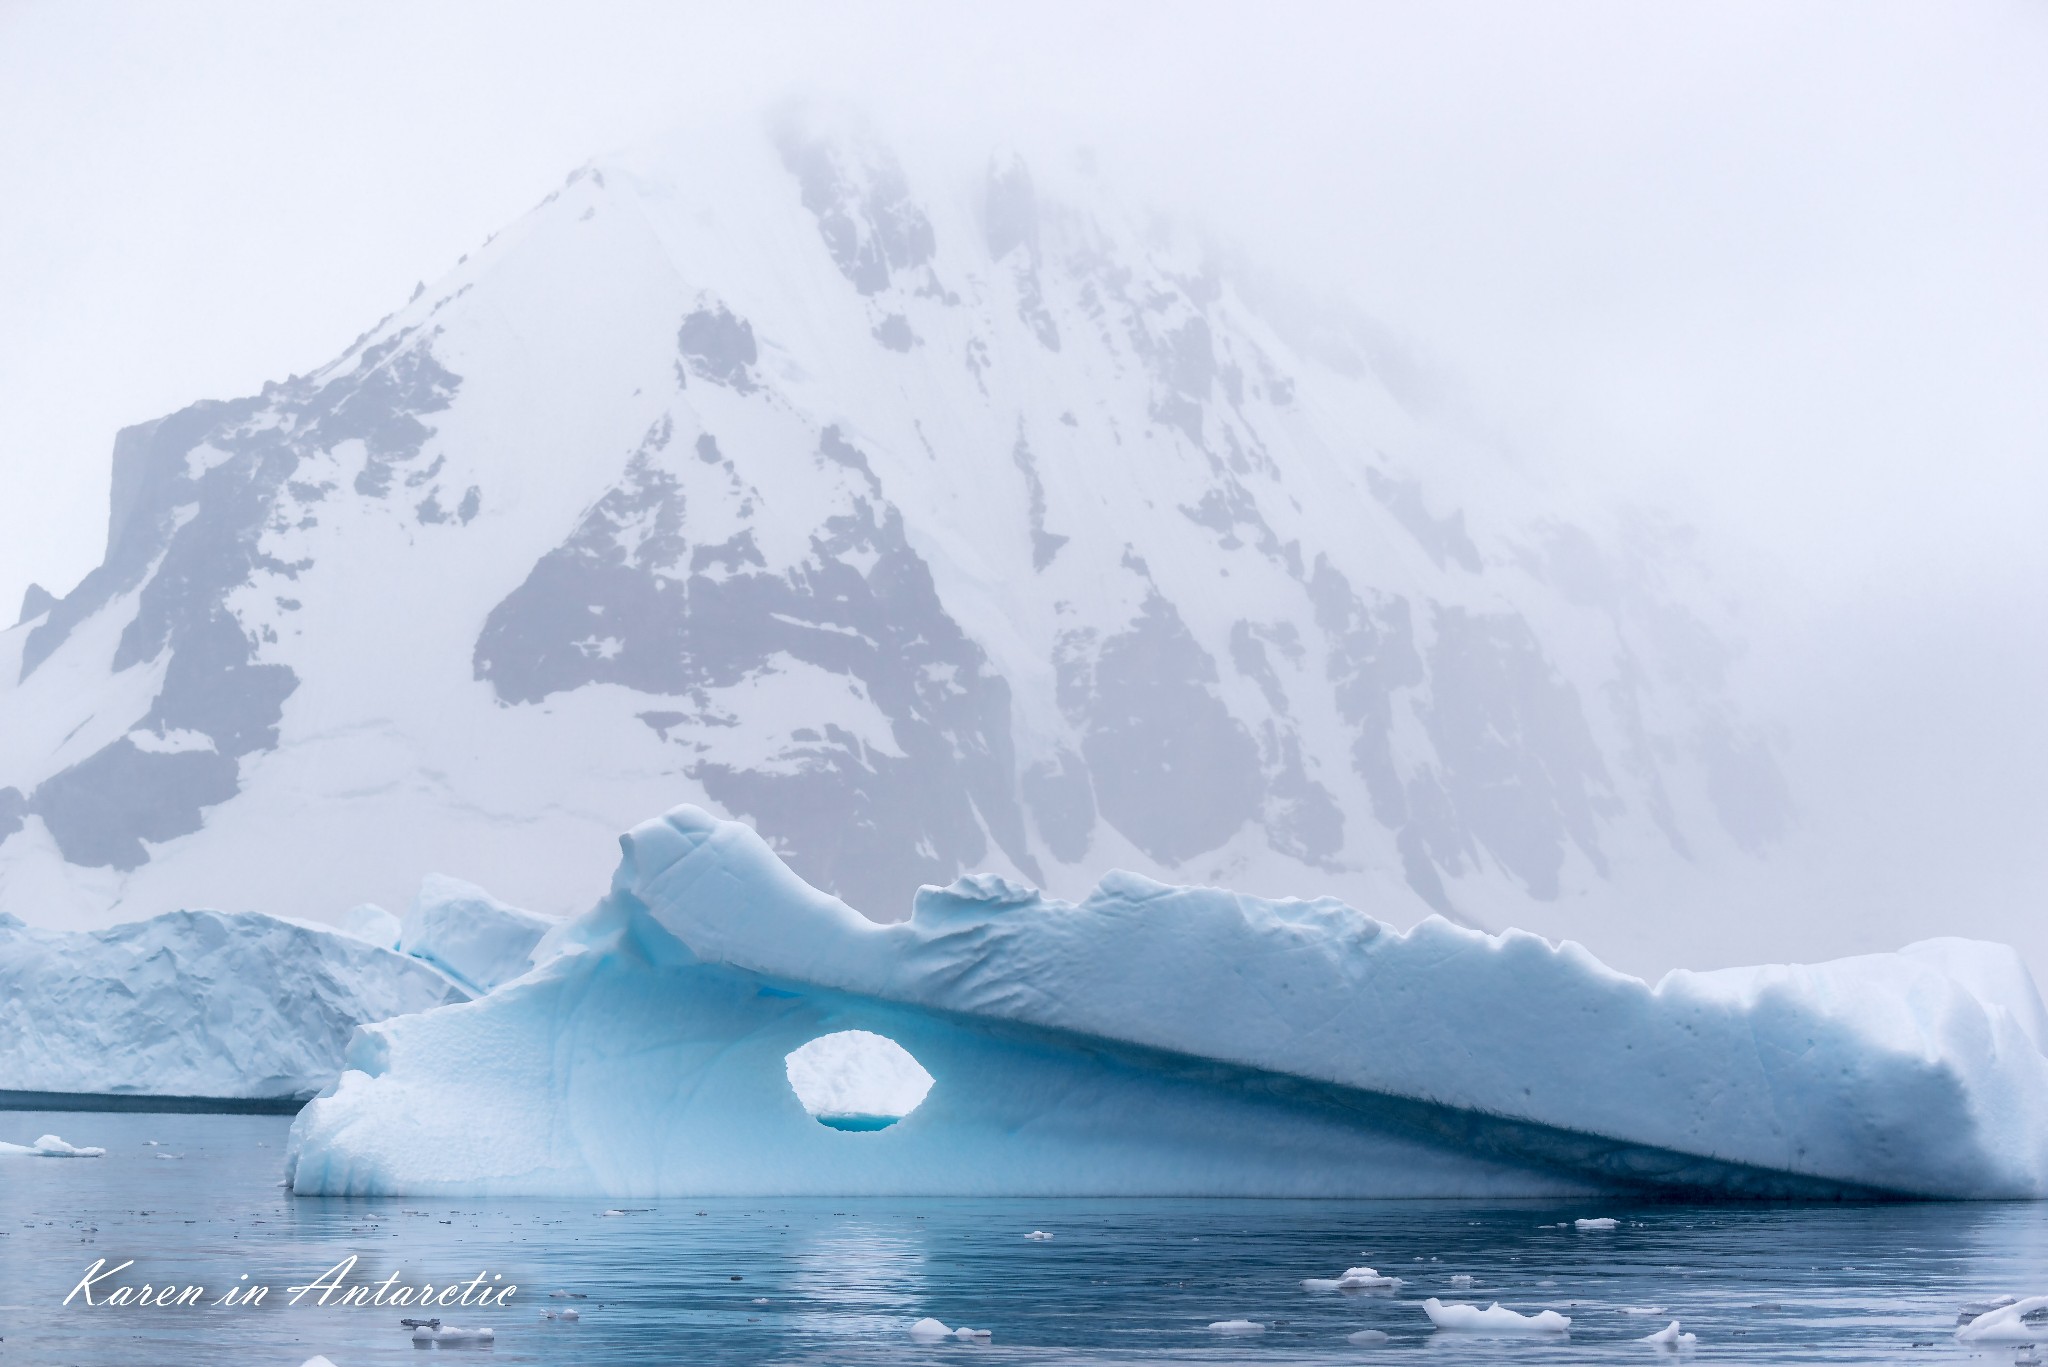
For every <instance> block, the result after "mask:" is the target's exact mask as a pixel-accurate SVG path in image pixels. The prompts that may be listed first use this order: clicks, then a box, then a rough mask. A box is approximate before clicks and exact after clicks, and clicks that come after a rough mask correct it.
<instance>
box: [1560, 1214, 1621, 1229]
mask: <svg viewBox="0 0 2048 1367" xmlns="http://www.w3.org/2000/svg"><path fill="white" fill-rule="evenodd" d="M1620 1223H1621V1221H1619V1220H1617V1219H1615V1218H1614V1217H1613V1216H1611V1215H1602V1216H1600V1217H1599V1218H1597V1219H1593V1220H1574V1221H1572V1226H1573V1228H1575V1229H1613V1228H1614V1227H1615V1226H1616V1225H1619V1224H1620Z"/></svg>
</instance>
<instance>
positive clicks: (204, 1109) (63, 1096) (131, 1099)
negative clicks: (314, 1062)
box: [0, 1091, 312, 1115]
mask: <svg viewBox="0 0 2048 1367" xmlns="http://www.w3.org/2000/svg"><path fill="white" fill-rule="evenodd" d="M310 1100H312V1098H311V1097H303V1096H141V1095H136V1094H133V1093H125V1092H9V1091H0V1111H127V1112H134V1113H143V1114H150V1115H297V1114H298V1113H299V1112H300V1111H302V1110H304V1109H305V1108H306V1103H307V1102H308V1101H310Z"/></svg>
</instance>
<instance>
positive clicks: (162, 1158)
mask: <svg viewBox="0 0 2048 1367" xmlns="http://www.w3.org/2000/svg"><path fill="white" fill-rule="evenodd" d="M184 1156H185V1155H184V1154H182V1153H153V1154H151V1155H150V1157H151V1158H154V1159H156V1160H157V1162H159V1163H175V1162H177V1161H178V1160H179V1159H181V1158H183V1157H184Z"/></svg>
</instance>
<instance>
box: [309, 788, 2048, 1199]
mask: <svg viewBox="0 0 2048 1367" xmlns="http://www.w3.org/2000/svg"><path fill="white" fill-rule="evenodd" d="M621 844H622V846H623V850H624V857H623V859H622V861H621V863H620V866H619V870H618V872H617V874H616V876H615V877H614V879H613V882H612V888H611V892H610V894H609V895H608V896H607V897H605V898H604V899H603V901H601V902H600V903H599V904H598V905H597V906H596V907H595V908H594V909H593V910H592V911H591V912H589V913H587V914H586V915H584V916H583V917H581V918H578V919H576V920H574V921H571V922H569V923H567V924H566V925H564V926H563V927H561V928H560V929H559V930H557V931H555V932H553V933H552V934H551V935H550V936H549V937H548V940H547V943H546V945H545V946H543V948H542V951H540V952H537V954H536V958H537V959H538V960H539V962H538V963H537V966H536V967H534V968H532V969H531V970H530V971H528V972H526V973H524V974H523V975H522V976H519V977H517V978H515V979H513V980H512V981H510V982H508V983H506V984H505V985H503V986H501V987H499V988H497V990H495V991H493V992H492V993H491V994H490V995H488V996H486V997H483V998H480V999H478V1000H476V1001H472V1002H465V1003H460V1004H455V1005H449V1006H443V1007H439V1008H437V1009H435V1010H431V1011H427V1012H424V1013H422V1014H418V1015H411V1016H404V1017H400V1018H398V1019H394V1020H390V1021H386V1022H383V1023H382V1024H378V1025H371V1026H365V1027H363V1028H362V1029H361V1030H359V1031H358V1032H357V1034H356V1036H355V1037H354V1039H353V1040H352V1041H351V1043H350V1046H349V1051H348V1056H347V1059H346V1066H345V1070H344V1072H343V1073H342V1075H341V1079H340V1081H339V1082H338V1083H337V1084H336V1086H335V1087H334V1088H333V1089H332V1090H331V1091H330V1092H329V1093H328V1094H326V1095H324V1096H322V1097H321V1098H319V1099H317V1100H315V1101H314V1102H313V1103H312V1104H310V1105H309V1106H307V1107H306V1109H305V1110H304V1111H303V1112H302V1113H301V1114H300V1116H299V1119H298V1121H297V1123H296V1124H295V1126H294V1128H293V1136H292V1152H291V1158H290V1163H291V1168H290V1177H291V1181H292V1185H293V1188H294V1190H296V1191H298V1192H300V1193H305V1194H323V1195H344V1194H357V1195H373V1194H374V1195H387V1194H401V1193H403V1194H420V1195H424V1194H447V1195H456V1194H465V1195H467V1194H552V1195H570V1194H578V1195H585V1194H587V1195H602V1196H608V1197H611V1196H617V1197H625V1196H633V1197H661V1196H683V1195H690V1196H699V1195H718V1194H731V1195H804V1194H814V1195H828V1194H829V1195H1052V1194H1064V1195H1107V1194H1119V1195H1243V1196H1255V1195H1256V1196H1542V1195H1560V1194H1566V1193H1590V1192H1594V1191H1643V1192H1671V1193H1687V1194H1723V1195H1737V1196H1773V1197H1778V1196H1791V1197H1867V1196H1919V1197H1963V1198H1969V1197H1982V1198H2009V1197H2026V1198H2036V1197H2040V1196H2042V1195H2044V1194H2048V1058H2044V1056H2043V1054H2042V1052H2041V1047H2040V1046H2041V1041H2042V1039H2043V1038H2044V1037H2048V1013H2044V1012H2043V1009H2042V1005H2041V999H2040V996H2039V994H2038V992H2037V991H2036V990H2035V988H2034V985H2033V982H2032V980H2031V978H2029V977H2028V976H2027V975H2026V972H2025V970H2024V968H2023V967H2022V966H2021V965H2020V964H2019V962H2018V960H2017V958H2016V957H2015V956H2014V955H2013V954H2012V952H2011V951H2010V950H2007V949H2005V948H2003V947H2001V946H1995V945H1984V944H1977V943H1973V942H1965V941H1955V940H1944V941H1932V942H1928V943H1926V944H1923V945H1917V946H1912V947H1909V948H1908V949H1906V950H1904V951H1901V952H1899V953H1896V954H1882V955H1868V956H1863V957H1859V958H1853V959H1844V960H1839V961H1836V962H1833V963H1827V964H1819V965H1804V966H1783V965H1780V966H1769V967H1760V968H1749V969H1733V970H1723V971H1719V972H1711V973H1689V972H1674V973H1671V974H1669V975H1667V976H1666V977H1665V978H1664V979H1663V980H1662V981H1661V982H1659V983H1657V984H1656V985H1655V986H1651V985H1648V984H1646V983H1644V982H1642V981H1641V980H1639V979H1636V978H1633V977H1629V976H1627V975H1625V974H1622V973H1618V972H1616V971H1614V970H1612V969H1610V968H1608V967H1606V966H1605V965H1603V964H1602V963H1600V962H1599V961H1598V960H1597V959H1595V958H1594V957H1593V956H1592V955H1591V954H1589V953H1588V952H1587V951H1586V950H1584V949H1583V948H1581V947H1579V946H1577V945H1574V944H1570V943H1567V944H1563V945H1553V944H1550V943H1549V942H1547V941H1545V940H1543V939H1541V938H1539V937H1537V936H1534V935H1529V934H1525V933H1522V932H1517V931H1509V932H1506V933H1504V934H1500V935H1487V934H1484V933H1481V932H1478V931H1474V930H1470V929H1466V928H1463V927H1459V926H1456V925H1452V924H1451V923H1449V922H1447V921H1444V920H1441V919H1437V918H1432V919H1430V920H1426V921H1424V922H1422V923H1421V924H1419V925H1417V926H1416V927H1415V928H1414V929H1412V930H1410V931H1407V932H1405V933H1403V932H1397V931H1395V930H1393V929H1392V928H1390V927H1388V926H1386V925H1383V924H1382V923H1380V922H1378V921H1375V920H1374V919H1373V918H1371V917H1370V916H1367V915H1365V914H1364V913H1362V912H1359V911H1357V910H1354V909H1353V908H1351V907H1349V906H1346V905H1344V904H1342V903H1339V902H1335V901H1330V900H1327V899H1325V900H1318V901H1265V900H1261V899H1257V898H1252V897H1245V896H1239V895H1237V894H1234V893H1230V892H1224V891H1217V890H1213V889H1202V888H1177V887H1168V886H1165V885H1162V884H1158V883H1154V882H1151V881H1149V880H1146V879H1143V878H1138V877H1135V876H1133V875H1129V874H1120V873H1119V874H1111V875H1110V876H1109V877H1107V878H1105V879H1104V880H1103V881H1102V883H1101V885H1100V886H1099V887H1097V888H1096V890H1095V891H1094V892H1093V893H1092V894H1091V895H1090V896H1089V897H1088V898H1087V899H1086V900H1084V901H1082V902H1079V903H1070V902H1064V901H1060V900H1056V899H1053V898H1050V897H1046V896H1043V895H1041V894H1039V893H1037V892H1035V891H1032V890H1029V889H1025V888H1020V887H1017V886H1015V885H1013V884H1010V883H1007V882H1005V881H1003V880H1001V879H997V878H992V877H979V878H967V879H962V880H960V881H959V882H956V883H955V884H954V885H953V886H952V887H950V888H946V889H943V890H941V889H937V888H927V889H925V890H924V891H923V892H921V893H920V894H919V896H918V898H917V901H916V905H915V909H914V913H913V915H912V916H911V918H910V919H909V920H908V921H906V922H902V923H899V924H895V925H878V924H875V923H873V922H870V921H868V920H867V919H866V918H864V917H862V916H861V915H859V914H858V913H857V912H855V911H853V910H852V909H851V908H849V907H847V906H846V905H844V904H843V903H841V902H839V901H838V900H837V899H835V898H832V897H829V896H827V895H825V894H823V893H820V892H818V891H817V890H815V889H813V888H811V887H810V886H808V885H807V884H805V883H804V882H803V881H802V880H800V879H799V878H798V877H797V876H796V875H795V874H793V873H792V872H791V871H790V870H789V869H788V868H787V867H785V866H784V865H783V864H782V863H781V862H780V861H779V860H778V859H777V858H776V857H775V855H774V853H773V852H772V851H771V850H770V849H769V848H768V846H767V845H766V844H764V843H763V842H762V841H761V839H760V838H759V837H758V836H757V835H755V833H754V832H753V831H752V830H751V829H749V828H748V827H746V826H744V825H740V824H737V823H732V822H724V821H719V820H716V819H714V818H713V817H711V816H709V815H708V814H706V813H704V812H702V811H699V810H697V809H696V808H692V807H682V808H678V809H676V810H675V811H673V812H670V813H669V814H668V815H667V816H665V817H662V818H660V819H657V820H654V821H649V822H646V823H644V824H642V825H641V826H639V827H637V828H636V829H634V830H633V831H631V832H630V833H628V834H627V835H626V836H624V837H623V838H622V841H621ZM854 1032H862V1033H864V1034H866V1035H869V1036H881V1037H884V1038H885V1041H893V1042H894V1044H895V1045H897V1046H900V1047H901V1050H902V1051H907V1053H908V1055H909V1056H910V1058H911V1059H912V1060H914V1064H915V1067H916V1069H917V1073H916V1075H914V1076H913V1075H911V1074H909V1073H908V1072H907V1071H905V1070H903V1069H901V1068H900V1066H898V1065H890V1066H897V1067H898V1071H897V1073H896V1074H895V1075H894V1081H893V1082H892V1083H890V1084H889V1085H890V1086H891V1087H893V1088H894V1092H893V1094H894V1095H897V1096H900V1097H902V1098H903V1099H904V1100H903V1103H901V1104H897V1105H894V1106H890V1107H887V1108H886V1109H895V1110H903V1109H905V1107H906V1105H907V1106H908V1110H907V1113H906V1114H902V1115H900V1116H896V1115H879V1116H877V1117H875V1119H877V1120H878V1121H880V1122H882V1123H877V1124H873V1125H866V1124H834V1123H832V1120H833V1117H834V1115H837V1116H838V1117H839V1118H841V1119H842V1120H843V1119H845V1118H846V1117H848V1116H850V1115H854V1114H856V1099H855V1098H853V1097H851V1096H850V1094H844V1093H845V1089H841V1092H840V1093H834V1094H833V1095H831V1096H829V1097H827V1098H826V1099H825V1100H824V1101H822V1102H820V1101H813V1102H812V1103H811V1104H809V1105H807V1104H806V1101H805V1100H804V1099H803V1098H800V1096H799V1094H798V1091H797V1088H796V1087H795V1086H793V1085H792V1083H793V1082H802V1080H803V1078H802V1075H801V1070H800V1069H799V1067H798V1064H797V1063H796V1062H795V1061H792V1059H791V1056H792V1055H793V1054H797V1053H798V1051H800V1050H802V1049H804V1048H805V1047H806V1046H808V1045H812V1044H813V1042H814V1041H818V1040H820V1039H821V1038H822V1037H827V1036H839V1035H851V1034H853V1033H854ZM920 1076H921V1077H924V1078H926V1079H927V1080H926V1081H925V1082H923V1083H922V1084H919V1083H918V1082H917V1078H918V1077H920ZM926 1087H928V1091H926V1090H924V1088H926ZM814 1090H815V1089H814ZM826 1090H827V1091H830V1089H829V1088H827V1089H826ZM855 1090H858V1089H855ZM884 1090H885V1091H886V1090H887V1088H885V1089H884ZM920 1097H921V1100H919V1099H918V1098H920ZM821 1121H822V1122H823V1123H821Z"/></svg>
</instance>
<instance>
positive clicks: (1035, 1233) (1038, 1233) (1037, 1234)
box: [1024, 1229, 1052, 1242]
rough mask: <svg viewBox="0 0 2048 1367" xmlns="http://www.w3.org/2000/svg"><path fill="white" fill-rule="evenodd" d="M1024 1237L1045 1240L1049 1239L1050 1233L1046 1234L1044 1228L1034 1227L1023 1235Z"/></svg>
mask: <svg viewBox="0 0 2048 1367" xmlns="http://www.w3.org/2000/svg"><path fill="white" fill-rule="evenodd" d="M1024 1237H1025V1238H1027V1239H1037V1240H1039V1241H1040V1242H1043V1241H1045V1240H1047V1239H1050V1238H1051V1237H1052V1235H1050V1234H1047V1233H1046V1232H1045V1231H1044V1230H1042V1229H1034V1230H1032V1231H1031V1232H1030V1233H1029V1234H1027V1235H1025V1236H1024Z"/></svg>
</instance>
